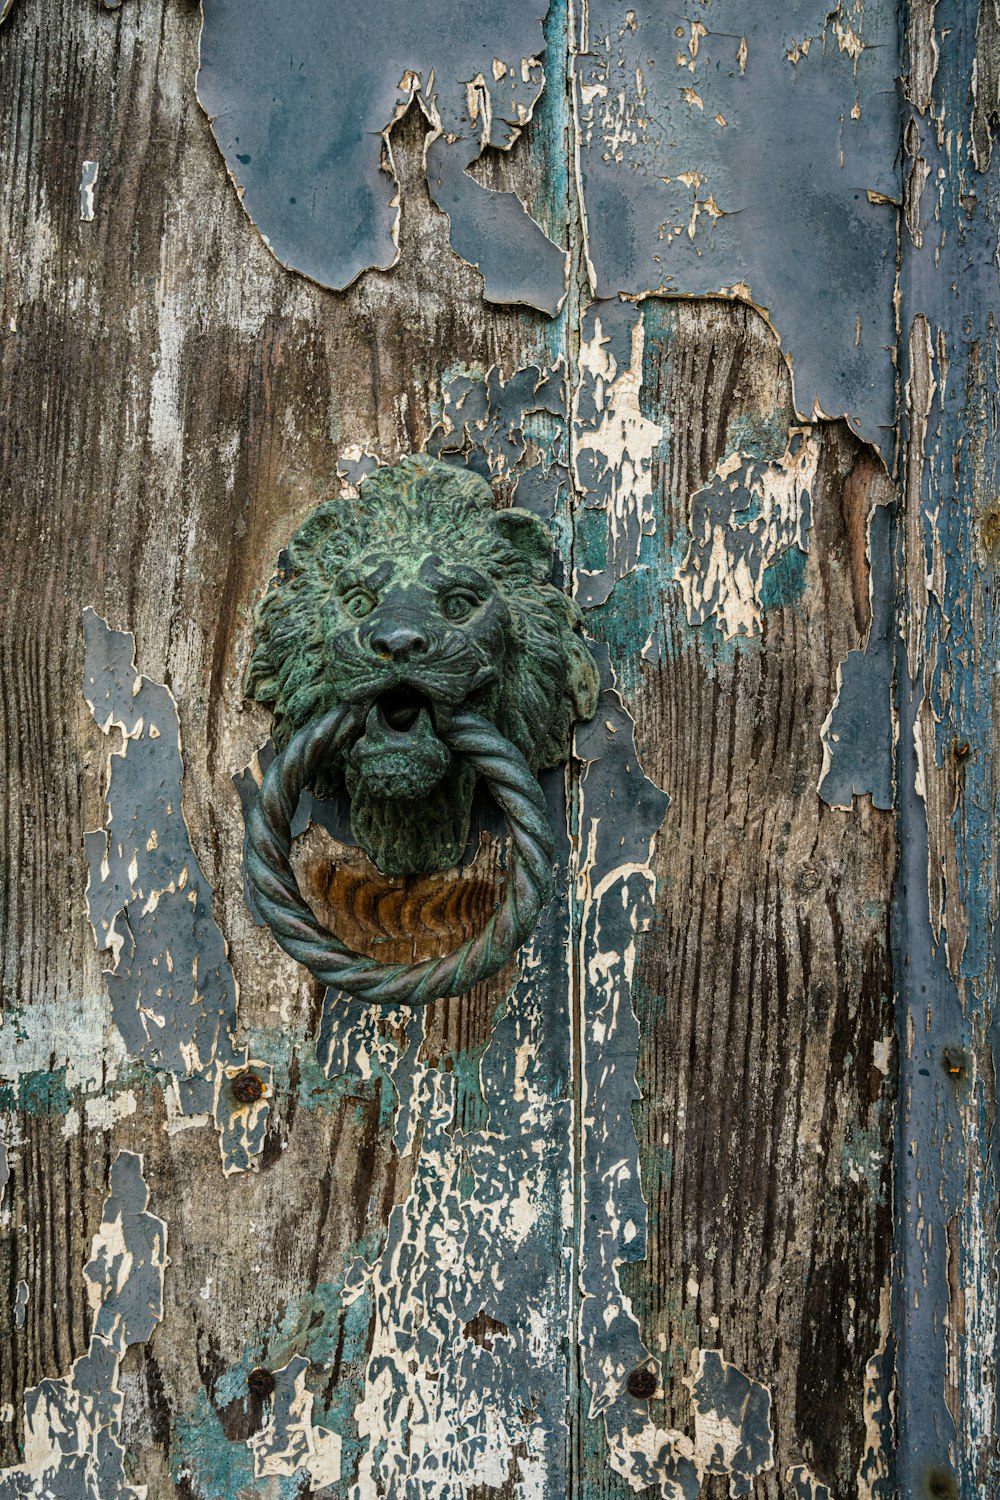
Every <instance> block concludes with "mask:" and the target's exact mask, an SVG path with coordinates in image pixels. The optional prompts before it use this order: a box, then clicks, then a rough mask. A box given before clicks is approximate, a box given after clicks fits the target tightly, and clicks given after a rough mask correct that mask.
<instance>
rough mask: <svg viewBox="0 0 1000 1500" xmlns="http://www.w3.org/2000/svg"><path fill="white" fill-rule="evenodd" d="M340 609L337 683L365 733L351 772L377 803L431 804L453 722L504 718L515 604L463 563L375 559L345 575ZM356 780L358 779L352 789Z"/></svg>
mask: <svg viewBox="0 0 1000 1500" xmlns="http://www.w3.org/2000/svg"><path fill="white" fill-rule="evenodd" d="M332 603H333V608H332V609H331V617H330V620H329V624H328V640H329V645H330V663H331V673H330V675H331V682H332V685H333V688H334V691H335V692H336V695H337V698H338V700H339V701H341V702H343V703H350V704H354V705H356V706H357V708H358V712H359V719H360V720H361V721H363V723H364V732H363V734H362V737H361V738H360V739H359V740H358V742H357V744H356V745H355V746H354V748H353V750H352V752H351V755H350V767H351V770H353V772H354V774H355V776H356V777H357V778H358V779H359V780H360V782H363V783H364V785H365V787H366V788H367V790H368V791H369V792H370V793H372V794H373V795H375V796H380V797H388V798H397V799H407V798H413V797H423V796H426V795H427V793H428V792H430V791H432V790H433V789H434V787H435V786H437V784H438V782H440V780H441V779H442V777H443V776H444V774H445V772H446V771H447V770H448V768H449V765H450V762H451V757H450V755H449V753H448V751H447V750H446V749H445V747H444V745H443V744H442V743H441V740H440V739H439V738H438V735H437V731H438V729H439V728H441V727H442V724H444V723H445V722H446V721H447V719H448V718H449V717H450V715H451V713H452V712H453V711H454V710H455V709H456V708H459V707H475V708H476V709H477V710H478V711H479V712H483V713H486V714H488V715H490V716H491V717H495V706H496V697H497V689H498V684H499V680H500V677H501V676H502V674H503V671H504V664H505V659H506V655H507V649H508V643H509V640H510V634H511V617H510V610H509V608H508V606H507V604H506V601H505V600H504V598H503V597H502V595H501V594H500V592H499V590H498V589H497V587H496V585H495V583H494V582H493V580H492V579H491V578H490V577H489V576H488V574H486V573H485V572H483V571H482V570H481V569H479V568H475V567H469V566H468V565H467V564H465V563H462V562H461V561H459V560H458V558H456V557H447V556H442V555H441V554H440V553H438V552H432V553H428V554H427V555H425V556H422V557H416V556H413V555H401V556H396V557H392V556H386V555H385V554H384V553H382V552H379V551H378V550H375V551H372V552H370V553H368V554H367V555H366V556H364V557H361V558H358V559H357V561H356V562H352V563H351V564H349V565H348V566H346V567H345V568H343V569H342V570H341V571H340V573H339V574H338V575H337V577H336V579H335V580H334V587H333V601H332ZM491 710H493V711H494V712H492V713H491ZM353 779H354V778H352V776H351V772H350V771H349V772H348V785H349V789H350V786H351V782H352V781H353Z"/></svg>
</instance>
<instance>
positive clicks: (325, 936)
mask: <svg viewBox="0 0 1000 1500" xmlns="http://www.w3.org/2000/svg"><path fill="white" fill-rule="evenodd" d="M356 733H357V729H356V725H355V723H354V720H353V716H352V714H351V711H350V709H348V708H346V707H343V706H342V707H340V708H335V709H333V711H332V712H331V713H328V714H325V715H324V716H323V717H322V718H320V719H317V720H316V721H315V722H313V723H311V724H307V725H306V726H305V727H304V728H303V729H300V730H299V731H298V733H297V734H295V735H294V736H293V737H292V739H291V740H290V741H289V743H288V745H287V746H286V748H285V749H284V750H283V751H282V752H281V754H280V755H279V756H277V757H276V759H275V760H273V761H272V763H271V765H270V766H269V767H268V769H267V773H266V775H265V776H264V781H263V784H262V785H261V789H260V792H259V794H258V797H257V800H256V802H255V803H254V805H253V807H252V808H251V810H250V813H249V815H248V818H247V847H246V870H247V878H248V880H249V883H250V889H251V890H252V891H253V895H254V899H255V901H256V903H257V906H258V908H259V910H260V912H261V914H262V915H263V917H264V918H265V920H266V921H267V923H268V925H269V926H270V928H271V931H272V932H273V933H274V936H275V937H276V938H277V940H278V942H279V943H280V945H281V947H282V948H284V950H285V952H286V953H288V954H290V955H291V957H292V958H294V959H296V960H297V961H298V962H299V963H301V964H304V965H305V967H306V968H307V969H309V970H310V972H311V973H313V974H314V975H315V976H316V978H317V979H318V980H320V981H321V983H323V984H328V985H332V986H334V988H336V989H340V990H344V991H345V992H346V993H347V994H349V995H353V996H355V997H356V998H357V999H359V1000H369V1001H376V1002H378V1003H380V1004H392V1005H427V1004H429V1003H430V1001H432V1000H437V999H440V998H441V997H442V996H443V995H461V994H464V992H465V991H466V990H468V989H471V988H472V986H473V985H474V984H477V983H478V982H479V980H481V979H487V978H489V976H490V975H491V974H496V973H497V972H498V971H499V970H500V969H502V968H503V967H504V965H505V964H506V963H508V962H509V960H510V959H511V958H512V957H513V955H514V954H515V953H516V952H517V950H518V948H520V946H521V944H522V943H523V942H524V941H525V939H526V938H527V937H528V936H529V934H530V933H531V932H532V931H533V930H534V927H535V923H536V922H537V921H538V915H539V912H540V911H541V909H542V907H543V906H544V905H545V904H546V902H547V901H548V900H549V898H550V897H551V895H552V888H553V876H552V852H553V835H552V828H551V825H550V824H549V820H548V815H547V813H546V809H545V801H544V798H543V796H542V790H541V787H540V786H539V785H538V781H537V778H536V777H535V776H534V775H533V774H532V771H531V769H530V767H529V766H528V763H527V761H526V760H525V759H524V756H523V755H522V754H521V752H520V751H519V750H518V749H517V748H516V747H515V746H514V745H512V744H511V743H510V741H509V740H506V739H504V737H503V735H502V734H500V732H499V731H498V730H497V729H496V727H495V726H494V725H493V724H491V723H490V722H489V720H488V719H484V718H481V717H480V715H479V714H474V713H468V712H466V713H461V712H460V713H456V714H455V716H454V717H453V719H452V721H451V724H450V725H449V727H448V729H447V730H446V731H443V732H442V733H441V738H442V740H443V741H444V743H445V744H446V745H447V746H448V748H449V749H450V750H451V751H452V752H453V753H454V754H455V755H458V756H461V757H463V758H464V759H465V760H466V761H467V762H468V764H469V765H470V766H472V767H473V769H474V770H475V771H477V772H478V774H479V775H480V776H481V777H482V779H483V781H484V782H485V783H486V785H487V786H488V788H489V790H490V792H491V794H492V796H493V799H494V801H495V802H496V803H497V805H498V806H499V808H500V810H501V812H502V813H503V815H504V820H505V822H506V824H507V831H508V833H509V834H510V841H511V854H510V864H509V867H508V870H507V878H506V882H505V885H504V891H503V896H502V898H501V901H500V905H499V907H498V908H497V910H496V911H495V912H494V914H493V915H492V916H491V917H490V918H489V920H488V921H487V923H486V925H485V926H484V927H483V929H482V931H481V932H480V933H479V934H478V936H476V937H474V938H470V939H469V940H468V942H465V943H463V944H462V945H461V947H459V948H456V949H455V950H454V952H452V953H449V954H446V955H445V956H444V957H442V958H425V959H423V960H421V961H420V962H419V963H413V964H384V963H379V962H378V960H377V959H374V958H368V957H366V956H365V955H363V954H360V953H354V952H352V950H351V949H350V948H347V947H346V946H345V945H344V944H343V943H341V942H340V941H339V939H338V938H336V937H334V935H333V934H332V933H331V932H328V931H327V930H326V928H325V927H323V926H322V925H321V924H320V923H319V921H318V920H317V918H316V916H315V913H314V912H313V911H312V909H311V908H310V907H309V906H308V905H307V904H306V902H305V901H304V900H303V897H302V893H301V892H300V890H299V886H298V882H297V880H296V879H295V874H294V872H293V870H292V866H291V857H290V856H291V848H292V834H291V822H292V818H293V816H294V814H295V809H296V806H297V804H298V800H299V797H300V795H301V794H302V792H303V791H304V790H305V789H306V788H307V787H309V786H311V785H312V783H313V780H314V778H315V775H316V771H317V769H318V767H319V766H320V764H321V763H322V762H323V761H324V760H325V759H326V758H327V757H328V756H329V755H330V754H331V753H332V752H334V751H336V750H338V749H340V748H341V747H342V746H343V745H344V744H346V743H347V742H348V741H349V740H350V739H351V738H352V737H353V735H355V734H356Z"/></svg>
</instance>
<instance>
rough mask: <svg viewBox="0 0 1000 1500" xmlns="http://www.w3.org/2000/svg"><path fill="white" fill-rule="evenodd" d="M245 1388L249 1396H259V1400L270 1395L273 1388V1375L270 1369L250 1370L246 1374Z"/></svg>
mask: <svg viewBox="0 0 1000 1500" xmlns="http://www.w3.org/2000/svg"><path fill="white" fill-rule="evenodd" d="M247 1390H248V1391H249V1392H250V1394H251V1396H259V1397H260V1398H261V1400H263V1399H264V1397H265V1396H270V1394H271V1392H272V1391H273V1390H274V1376H273V1375H272V1374H271V1372H270V1370H259V1369H258V1370H251V1371H250V1374H249V1375H248V1376H247Z"/></svg>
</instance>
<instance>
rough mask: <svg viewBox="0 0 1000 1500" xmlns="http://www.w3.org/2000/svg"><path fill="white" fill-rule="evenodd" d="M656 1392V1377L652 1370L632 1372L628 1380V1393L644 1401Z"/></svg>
mask: <svg viewBox="0 0 1000 1500" xmlns="http://www.w3.org/2000/svg"><path fill="white" fill-rule="evenodd" d="M655 1390H656V1376H655V1375H654V1374H653V1372H652V1370H633V1371H632V1373H631V1375H630V1376H629V1378H628V1393H629V1395H630V1396H635V1397H636V1398H637V1399H638V1400H640V1401H645V1400H646V1399H647V1398H648V1397H649V1396H651V1395H652V1394H653V1392H654V1391H655Z"/></svg>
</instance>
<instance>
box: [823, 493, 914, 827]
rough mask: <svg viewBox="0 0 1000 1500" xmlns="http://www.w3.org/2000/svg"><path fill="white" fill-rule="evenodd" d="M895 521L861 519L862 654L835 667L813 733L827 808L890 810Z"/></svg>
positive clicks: (884, 515)
mask: <svg viewBox="0 0 1000 1500" xmlns="http://www.w3.org/2000/svg"><path fill="white" fill-rule="evenodd" d="M894 544H895V521H894V517H893V515H892V512H891V511H890V510H889V509H888V508H887V507H886V506H876V507H875V508H874V509H873V510H872V512H871V515H870V516H869V518H868V559H869V563H870V573H869V599H870V602H871V623H870V625H869V629H868V638H867V640H866V642H865V645H864V647H863V649H861V650H858V651H849V652H848V653H847V657H846V658H845V660H844V661H843V662H842V663H841V664H840V666H839V667H838V669H837V692H836V696H835V698H834V701H833V704H832V706H831V708H830V712H829V713H828V714H827V716H826V719H825V720H824V722H823V726H822V728H821V730H820V740H821V742H822V745H823V769H822V771H821V773H820V778H819V784H818V786H817V791H818V793H819V795H820V797H822V799H823V801H824V802H826V803H827V804H828V805H829V806H830V807H839V808H842V809H844V810H845V811H850V809H851V808H852V807H853V805H854V798H855V797H859V796H870V797H871V799H872V806H873V807H878V808H891V807H892V806H893V805H894V803H895V795H896V731H897V721H896V710H895V704H894V702H893V674H894V671H895V655H896V653H895V641H896V577H895V568H894V565H893V547H894Z"/></svg>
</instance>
